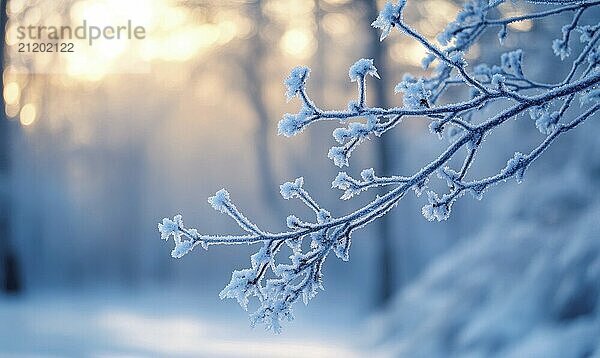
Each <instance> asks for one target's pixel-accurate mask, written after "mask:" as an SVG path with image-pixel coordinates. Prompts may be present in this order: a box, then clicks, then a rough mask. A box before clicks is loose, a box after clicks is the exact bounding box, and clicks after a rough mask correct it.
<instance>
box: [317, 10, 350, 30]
mask: <svg viewBox="0 0 600 358" xmlns="http://www.w3.org/2000/svg"><path fill="white" fill-rule="evenodd" d="M351 26H352V24H351V19H350V17H348V16H346V15H344V14H342V13H331V14H326V15H325V16H324V17H323V29H324V30H325V32H327V33H328V34H330V35H344V34H346V33H348V32H350V27H351Z"/></svg>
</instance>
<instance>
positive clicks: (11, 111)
mask: <svg viewBox="0 0 600 358" xmlns="http://www.w3.org/2000/svg"><path fill="white" fill-rule="evenodd" d="M19 109H20V108H19V106H18V105H15V104H7V105H6V107H5V108H4V112H5V113H6V116H7V117H8V118H15V117H16V116H18V115H19Z"/></svg>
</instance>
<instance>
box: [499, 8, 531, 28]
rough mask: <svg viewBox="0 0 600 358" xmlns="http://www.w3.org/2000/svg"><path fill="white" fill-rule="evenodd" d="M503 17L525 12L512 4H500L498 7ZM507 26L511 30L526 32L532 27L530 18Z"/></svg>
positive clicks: (520, 14)
mask: <svg viewBox="0 0 600 358" xmlns="http://www.w3.org/2000/svg"><path fill="white" fill-rule="evenodd" d="M498 9H500V12H501V13H502V16H503V17H515V16H522V15H525V12H523V11H522V10H520V9H518V8H516V7H515V6H514V4H502V5H500V6H499V7H498ZM508 28H509V29H511V30H516V31H521V32H527V31H530V30H531V29H532V28H533V22H532V21H531V20H524V21H518V22H513V23H510V24H508Z"/></svg>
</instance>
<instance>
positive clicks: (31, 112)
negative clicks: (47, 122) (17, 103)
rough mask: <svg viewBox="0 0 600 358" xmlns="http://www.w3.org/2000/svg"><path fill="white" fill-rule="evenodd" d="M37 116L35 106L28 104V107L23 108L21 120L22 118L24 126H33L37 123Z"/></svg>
mask: <svg viewBox="0 0 600 358" xmlns="http://www.w3.org/2000/svg"><path fill="white" fill-rule="evenodd" d="M36 116H37V112H36V109H35V105H34V104H32V103H27V104H26V105H24V106H23V108H21V114H20V118H21V124H22V125H24V126H28V125H31V124H32V123H33V122H35V120H36Z"/></svg>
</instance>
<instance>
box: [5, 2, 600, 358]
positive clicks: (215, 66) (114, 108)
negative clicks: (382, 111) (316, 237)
mask: <svg viewBox="0 0 600 358" xmlns="http://www.w3.org/2000/svg"><path fill="white" fill-rule="evenodd" d="M382 5H383V3H378V2H375V1H369V0H363V1H361V0H356V1H351V0H313V1H306V0H281V1H279V0H256V1H241V0H240V1H236V0H225V1H203V0H190V1H168V0H144V1H118V0H89V1H87V0H86V1H43V0H10V1H2V7H3V9H2V12H1V13H2V16H3V17H2V23H3V24H5V25H6V33H5V34H4V35H3V36H2V37H5V38H6V43H5V49H4V52H3V54H4V59H3V63H4V67H3V72H2V74H3V81H2V83H3V87H2V88H3V90H2V93H3V100H4V111H3V115H4V117H5V118H1V119H0V136H1V138H0V199H1V201H0V265H1V266H0V268H1V271H0V279H1V280H2V281H0V282H4V284H3V287H2V291H3V294H2V295H1V296H0V317H1V322H2V323H1V324H0V353H3V354H7V355H8V356H13V355H17V356H18V355H19V354H22V355H25V354H48V355H59V356H60V355H67V356H73V355H74V356H79V355H84V354H85V355H90V356H111V354H112V355H114V354H123V353H126V354H133V355H136V354H141V355H170V356H172V355H178V354H181V355H190V356H198V355H201V356H202V355H204V356H234V357H237V356H248V355H249V356H275V357H278V356H307V355H308V356H324V357H328V356H340V355H344V356H352V355H356V356H360V354H361V352H362V350H364V349H369V348H372V347H375V348H376V352H379V353H381V354H382V355H388V354H389V355H396V356H447V354H448V355H451V354H450V353H452V354H455V355H457V356H460V355H461V354H466V353H477V354H482V355H483V356H486V355H491V354H492V353H494V354H496V353H497V354H500V353H502V354H509V353H510V354H514V355H515V356H523V355H521V354H526V353H527V354H528V353H532V352H534V353H536V354H537V353H540V352H542V353H543V352H544V351H543V349H547V347H549V344H548V342H550V341H553V342H554V341H560V342H563V343H564V344H562V345H559V346H558V347H563V348H564V347H567V348H569V349H570V348H572V349H571V350H568V351H564V352H563V351H561V353H564V354H563V355H560V356H561V357H570V356H573V357H577V356H583V355H582V354H593V353H594V352H596V354H600V352H599V351H598V350H597V348H598V347H597V342H596V341H597V337H598V334H599V333H600V319H598V316H599V314H600V313H599V310H598V307H600V304H599V302H600V298H599V295H598V291H599V288H598V287H599V285H598V282H600V259H599V257H600V243H599V242H598V241H599V234H600V224H598V222H600V204H599V203H600V202H599V200H598V199H599V195H598V194H597V193H598V188H599V186H600V143H599V141H598V140H597V135H594V133H598V132H597V130H598V123H595V122H593V121H590V123H586V124H585V126H584V127H582V128H581V130H576V131H575V132H574V133H572V134H569V135H568V136H565V138H561V139H560V140H559V141H558V143H557V145H556V146H554V147H552V148H551V149H550V150H549V151H548V152H547V153H546V154H545V155H544V156H543V157H542V159H541V160H540V161H539V162H536V163H535V164H534V165H533V167H532V168H531V170H530V171H529V173H528V175H527V176H526V178H525V183H524V184H522V185H520V186H519V185H517V184H515V183H512V182H511V183H507V184H505V185H503V186H501V187H499V188H495V189H494V190H492V191H491V192H490V195H488V196H487V197H486V198H485V200H483V201H481V202H480V201H475V200H471V199H465V200H461V201H459V202H457V204H456V205H455V208H454V210H453V215H452V216H451V218H450V219H449V220H448V221H447V222H443V223H430V222H427V221H426V220H425V219H423V217H422V216H421V213H420V208H421V206H422V205H423V200H424V199H423V198H414V197H408V198H406V200H403V202H402V203H401V204H400V205H399V206H398V207H397V208H396V209H395V210H393V211H392V212H391V213H389V214H388V215H387V216H386V217H385V218H383V219H382V220H379V221H378V222H377V223H376V224H374V225H372V226H371V227H369V228H367V229H366V230H363V231H362V232H359V233H357V234H356V236H355V239H354V242H353V247H352V249H351V254H350V255H351V260H350V262H348V263H343V262H339V261H338V260H328V262H327V266H326V269H325V273H326V279H325V289H326V290H325V292H324V293H322V294H320V295H319V296H318V297H317V298H316V299H315V300H313V301H312V302H311V305H310V306H309V307H307V308H304V307H298V309H297V311H296V313H297V320H296V321H294V322H293V323H291V324H289V325H287V326H286V327H285V331H284V333H283V335H282V336H275V337H274V336H272V335H271V334H270V333H263V332H261V331H260V330H259V329H257V330H255V331H250V328H249V327H247V318H246V315H245V313H244V312H241V311H240V310H239V308H238V307H237V305H236V304H235V303H234V302H229V301H223V302H221V301H220V300H219V299H218V292H219V291H220V290H221V289H222V287H223V286H224V285H225V284H226V283H227V282H228V281H229V277H230V274H231V271H232V270H233V269H235V268H240V267H245V266H246V265H247V264H248V260H249V255H250V254H251V252H252V248H249V247H245V246H244V247H214V248H211V249H210V250H209V251H208V252H200V251H198V252H194V253H192V254H191V255H188V256H186V257H185V258H184V259H182V260H174V259H172V258H171V257H170V255H169V252H170V249H171V247H170V245H167V244H165V243H164V242H162V241H161V240H159V235H158V232H157V230H156V224H157V223H158V222H159V220H160V219H162V218H163V217H164V216H172V215H173V214H176V213H182V214H184V216H185V217H186V218H188V219H187V220H188V221H187V222H186V223H187V224H189V225H190V226H192V227H197V228H199V229H201V230H202V231H203V232H206V233H224V232H231V230H235V225H234V224H233V223H232V222H231V221H230V220H228V218H227V217H225V216H223V215H218V213H215V212H214V210H213V209H211V208H210V206H209V205H208V204H207V203H206V198H207V197H208V196H209V195H212V194H213V193H214V192H215V191H216V190H218V189H221V188H222V187H226V188H227V189H228V190H229V191H230V193H231V194H232V196H233V197H234V198H235V201H236V203H237V205H238V206H239V207H240V209H242V210H244V211H246V212H247V213H248V214H249V215H250V216H252V218H253V219H255V220H256V222H257V223H259V224H261V225H262V226H264V227H269V228H273V229H272V230H276V229H278V228H282V227H284V225H285V217H286V216H287V213H288V212H289V211H290V210H292V209H295V210H299V208H296V207H295V206H294V205H295V204H294V203H290V202H287V201H285V200H283V199H281V198H280V197H279V194H278V185H279V184H280V183H282V182H284V181H286V180H289V179H292V178H295V177H298V176H304V178H305V183H306V186H307V187H308V188H309V189H310V190H311V193H312V194H313V195H314V196H315V197H316V198H318V199H319V200H320V201H321V202H322V203H323V204H324V206H325V207H327V208H330V209H331V211H332V212H334V213H335V214H336V215H339V214H342V213H345V212H349V211H350V210H351V209H352V208H354V207H358V206H359V205H360V203H364V202H365V201H367V200H369V199H370V196H369V195H364V196H363V195H361V197H359V198H358V199H356V200H355V201H351V202H344V201H341V200H339V199H338V197H339V195H340V194H341V193H338V192H334V191H332V190H331V180H332V179H333V178H334V177H335V175H336V173H337V170H336V168H335V167H334V166H333V165H332V163H331V162H330V160H329V159H327V158H326V153H327V150H328V148H329V147H330V146H331V143H332V142H333V138H332V137H331V130H332V128H333V127H332V126H331V125H330V124H327V123H324V124H320V125H317V126H312V127H311V128H309V129H308V130H307V131H306V132H304V133H303V134H302V135H300V136H297V137H294V138H291V139H288V138H284V137H279V136H277V135H276V124H277V121H278V120H279V119H280V118H281V117H282V115H283V113H285V112H286V111H287V112H294V111H295V109H296V107H297V104H296V103H289V104H288V103H286V102H285V96H284V88H283V84H282V81H283V79H284V78H285V77H286V75H287V74H288V72H289V70H290V69H291V68H292V67H293V66H296V65H301V64H303V65H308V66H310V67H311V68H312V72H311V80H310V82H309V84H308V88H309V91H310V92H311V94H312V97H313V98H314V99H315V100H316V101H317V103H319V104H321V107H323V108H332V109H335V108H345V107H346V103H347V102H348V100H349V99H351V97H352V96H353V95H354V92H355V85H354V84H353V83H350V82H349V80H348V77H347V68H348V67H349V66H350V65H351V64H352V63H354V62H355V60H356V59H358V58H361V57H365V58H374V59H375V66H376V67H377V68H378V72H379V74H380V75H381V77H382V79H381V80H377V81H370V82H369V91H370V92H369V97H368V101H369V103H372V104H374V105H377V106H381V107H384V106H389V105H390V104H400V103H401V98H399V96H394V94H393V93H394V92H393V88H394V86H395V85H396V84H397V83H398V82H399V81H400V79H401V78H402V75H403V74H404V73H405V72H412V73H421V71H422V69H421V68H420V63H421V58H422V57H423V56H424V55H425V51H424V49H423V48H422V47H421V46H420V45H419V44H418V43H416V42H415V41H413V40H411V39H409V38H407V37H403V36H401V35H399V34H398V33H393V34H392V35H391V36H390V37H389V38H388V39H387V40H386V41H385V42H379V33H378V32H377V31H375V30H374V29H372V28H371V27H370V23H371V22H372V21H373V20H374V19H375V18H376V17H377V13H378V9H380V8H381V6H382ZM460 6H462V4H461V2H460V1H456V2H455V1H449V0H423V1H409V5H408V7H407V10H406V11H407V13H406V18H407V21H408V22H409V23H411V24H412V25H413V26H414V28H416V29H417V30H419V31H420V32H422V33H423V34H424V35H426V36H427V37H428V38H430V39H433V38H434V37H435V35H436V34H437V33H439V32H440V31H441V30H442V29H443V28H444V27H445V25H446V24H447V23H448V22H449V21H451V20H453V18H454V17H455V16H456V13H457V11H458V10H459V8H460ZM500 8H501V10H502V13H499V14H497V15H498V16H512V15H518V14H519V13H522V12H523V11H526V10H531V9H534V8H536V7H535V6H534V5H527V4H524V3H523V2H520V1H515V2H507V3H506V4H504V5H502V6H501V7H500ZM590 16H592V18H594V16H595V19H598V13H594V14H592V15H590ZM84 19H85V20H87V22H88V23H89V24H98V25H102V26H106V25H111V24H115V25H117V24H122V23H123V22H126V21H127V19H131V20H133V22H134V23H136V24H140V25H142V26H144V27H145V28H146V32H147V38H146V39H144V40H131V41H129V40H120V41H117V40H110V41H108V40H103V41H99V42H98V44H97V45H94V46H90V47H88V46H87V45H86V44H85V43H77V42H76V44H75V48H76V52H75V53H72V54H60V55H56V54H54V55H44V56H31V57H23V56H18V53H17V52H16V44H17V43H18V42H19V41H18V40H17V39H16V33H15V31H16V26H19V24H27V25H29V24H33V25H64V24H72V26H77V25H79V24H81V22H82V20H84ZM569 20H570V19H569V16H568V15H566V16H564V17H561V16H558V17H553V18H549V19H545V20H541V21H539V22H536V23H532V22H530V21H525V22H520V23H514V24H511V25H510V28H509V30H510V31H511V34H510V36H509V37H508V39H507V40H506V43H505V44H504V47H502V48H500V47H499V46H498V45H497V44H498V40H497V36H496V34H495V33H493V32H490V33H489V34H486V35H484V37H483V39H482V41H481V43H480V44H479V45H478V46H476V47H474V48H473V49H472V50H471V51H470V52H469V53H468V54H467V59H469V60H471V61H474V62H473V63H475V62H479V61H483V62H488V63H498V62H499V55H500V54H501V53H502V52H505V51H509V50H512V49H514V48H519V47H523V48H524V49H525V51H526V60H525V71H526V72H527V73H529V74H531V77H532V78H536V79H537V80H540V81H548V82H557V81H560V80H561V79H562V77H563V76H564V75H565V74H566V73H567V72H568V69H567V65H563V64H562V63H561V62H560V60H559V59H557V58H556V57H554V56H553V54H552V50H551V42H552V39H554V38H557V37H559V36H560V27H561V26H562V24H564V23H567V22H568V21H569ZM557 24H558V25H557ZM2 27H3V28H4V26H2ZM140 64H142V65H140ZM485 115H486V112H485V111H484V112H483V113H482V116H485ZM540 139H541V137H540V134H539V132H538V131H537V130H536V128H535V125H534V124H533V122H532V121H531V120H529V118H522V121H521V120H520V121H516V122H514V123H511V124H510V125H509V126H508V127H506V128H502V129H501V130H499V131H498V132H497V133H496V136H495V137H493V138H489V139H488V140H487V144H486V145H485V147H484V148H483V150H482V151H481V153H480V157H479V159H478V162H477V163H476V166H475V168H474V169H475V171H474V173H475V174H479V175H484V174H489V173H494V172H495V171H497V170H498V169H499V168H502V167H503V166H504V164H505V163H506V160H507V158H509V157H511V156H512V153H513V152H514V151H515V150H521V151H525V150H527V149H528V148H531V147H532V146H533V145H535V144H536V143H538V142H539V141H540ZM445 145H446V143H445V142H443V141H439V140H438V139H437V137H436V136H435V135H431V134H430V133H429V131H428V128H427V126H426V123H425V122H422V121H406V122H405V123H403V124H402V125H401V126H399V127H398V128H397V129H396V130H395V131H394V132H393V133H390V134H388V135H387V136H386V137H385V138H383V139H381V138H379V139H377V140H374V141H372V142H370V143H368V145H363V146H362V147H361V148H360V149H359V150H358V151H357V152H356V153H355V154H354V155H353V158H352V159H353V163H352V166H351V169H350V172H352V174H356V173H359V172H360V170H361V169H363V168H368V167H374V168H375V170H376V172H377V173H382V174H400V175H402V174H406V173H410V172H412V171H414V170H415V169H417V168H419V167H420V166H421V165H422V164H423V163H425V162H427V161H429V160H430V159H431V158H433V157H434V156H435V155H436V154H437V153H438V152H439V151H440V149H441V148H443V146H445ZM565 183H568V184H565ZM373 317H375V318H373ZM364 332H369V334H368V335H366V336H365V334H364ZM561 340H565V341H561ZM425 341H429V342H430V344H427V347H423V342H425ZM565 342H568V343H565ZM594 345H596V346H594ZM548 349H550V348H548ZM547 352H553V353H552V354H554V353H556V352H557V351H552V350H549V351H547ZM540 354H541V353H540ZM540 356H543V355H540ZM547 356H552V355H547Z"/></svg>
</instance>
